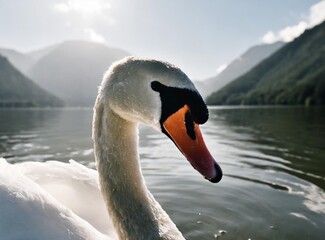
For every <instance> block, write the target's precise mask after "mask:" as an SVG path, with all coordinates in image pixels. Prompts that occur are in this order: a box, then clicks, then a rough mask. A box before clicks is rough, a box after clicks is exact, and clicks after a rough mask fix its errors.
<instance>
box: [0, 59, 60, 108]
mask: <svg viewBox="0 0 325 240" xmlns="http://www.w3.org/2000/svg"><path fill="white" fill-rule="evenodd" d="M61 106H63V101H61V100H60V99H58V98H57V97H55V96H53V95H52V94H50V93H48V92H46V91H45V90H43V89H42V88H40V87H39V86H37V85H36V84H35V83H34V82H33V81H31V80H30V79H28V78H27V77H25V76H24V75H23V74H21V73H20V72H19V71H18V70H17V69H16V68H15V67H13V66H12V64H11V63H10V62H9V61H8V60H7V58H5V57H2V56H0V107H61Z"/></svg>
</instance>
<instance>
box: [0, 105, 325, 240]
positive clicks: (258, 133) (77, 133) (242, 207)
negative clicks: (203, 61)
mask: <svg viewBox="0 0 325 240" xmlns="http://www.w3.org/2000/svg"><path fill="white" fill-rule="evenodd" d="M91 118H92V110H91V109H60V110H0V157H5V158H6V159H7V160H8V161H10V162H21V161H46V160H53V159H54V160H59V161H64V162H66V161H68V160H69V159H71V158H72V159H75V160H76V161H79V162H81V163H83V164H85V165H87V166H89V167H92V168H94V157H93V150H92V140H91ZM201 129H202V131H203V135H204V137H205V140H206V143H207V145H208V147H209V149H210V151H211V152H212V155H213V156H214V157H215V159H216V160H217V161H218V162H219V164H220V165H221V167H222V169H223V172H224V177H223V179H222V181H221V182H220V183H218V184H212V183H210V182H208V181H206V180H204V179H203V178H202V177H201V176H200V175H199V174H198V173H197V172H196V171H195V170H193V169H192V167H191V166H190V164H189V163H188V162H187V161H186V160H185V159H184V157H183V156H182V155H181V154H180V153H179V151H178V150H177V148H176V147H175V146H174V145H173V143H172V142H171V141H170V140H169V139H167V137H165V136H164V135H163V134H160V133H158V132H156V131H154V130H152V129H150V128H148V127H145V126H141V127H140V153H141V165H142V168H143V174H144V175H145V179H146V182H147V185H148V186H149V189H150V190H151V192H152V193H153V195H154V196H155V197H156V199H157V200H158V201H159V202H160V204H161V205H162V206H163V208H164V209H165V210H166V211H167V212H168V213H169V215H170V216H171V218H172V219H173V221H174V222H175V223H176V225H177V226H178V227H179V229H180V230H181V231H182V233H183V234H184V236H185V237H186V238H187V239H197V240H203V239H215V238H217V239H246V240H247V239H251V240H255V239H295V240H297V239H303V240H306V239H312V240H314V239H325V193H324V190H325V108H300V107H292V108H287V107H276V108H273V107H268V108H211V109H210V119H209V121H208V122H207V123H206V124H205V125H203V126H202V127H201Z"/></svg>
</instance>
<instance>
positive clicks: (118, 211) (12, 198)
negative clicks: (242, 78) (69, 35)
mask: <svg viewBox="0 0 325 240" xmlns="http://www.w3.org/2000/svg"><path fill="white" fill-rule="evenodd" d="M207 118H208V114H207V109H206V106H205V104H204V102H203V100H202V98H201V97H200V95H199V94H198V93H197V91H196V89H195V87H194V85H193V84H192V82H191V81H190V80H189V79H188V78H187V76H186V75H185V74H184V73H183V72H182V71H181V70H179V69H178V68H176V67H174V66H172V65H170V64H168V63H164V62H160V61H156V60H147V59H136V58H126V59H124V60H122V61H121V62H119V63H117V64H115V65H114V66H112V67H111V68H110V70H109V71H108V72H107V73H106V75H105V77H104V80H103V83H102V85H101V88H100V89H99V93H98V97H97V100H96V104H95V107H94V120H93V139H94V152H95V158H96V162H97V170H98V175H99V183H100V184H99V185H100V189H101V193H102V195H103V199H104V201H100V200H98V205H99V206H102V207H101V208H103V205H104V204H105V205H106V208H107V209H108V212H109V215H110V218H111V220H112V222H113V225H114V227H115V230H116V233H117V235H118V237H119V239H136V240H141V239H184V238H183V236H182V234H181V233H180V232H179V230H178V229H177V227H176V226H175V224H174V223H173V222H172V221H171V219H170V218H169V216H168V215H167V214H166V213H165V211H164V210H163V209H162V208H161V206H160V205H159V203H158V202H157V201H156V200H155V199H154V197H153V196H152V195H151V193H150V192H149V191H148V189H147V187H146V185H145V183H144V180H143V177H142V174H141V169H140V165H139V157H138V151H137V146H138V142H137V139H138V133H137V131H138V130H137V124H138V122H143V123H146V124H148V125H151V126H153V127H154V128H156V129H157V130H159V131H162V132H163V133H165V134H166V135H167V136H168V137H170V138H171V139H172V140H173V141H174V143H175V144H176V145H177V146H178V148H179V149H180V150H181V151H182V152H183V154H184V155H185V156H186V158H187V159H188V160H189V161H190V163H191V164H192V165H193V166H194V168H196V169H197V170H198V171H199V172H200V173H201V174H202V175H204V176H205V177H206V178H208V179H209V180H210V181H212V182H218V181H219V180H220V179H221V175H222V173H221V170H220V168H219V167H218V165H217V164H216V163H215V161H214V159H213V158H212V156H211V155H210V154H209V152H208V151H207V149H206V147H205V144H204V142H203V139H202V136H201V133H200V131H199V127H198V124H200V123H204V122H205V121H206V120H207ZM38 164H39V165H38V166H39V167H38V169H40V166H43V170H44V176H53V175H54V176H55V173H54V172H55V171H54V170H53V169H54V168H52V173H48V172H47V170H46V169H47V168H46V166H47V165H46V164H52V166H54V165H55V164H56V166H57V169H58V172H60V168H63V169H64V168H65V169H69V168H72V169H79V170H80V171H81V170H82V169H83V170H82V171H81V172H83V175H82V174H81V175H80V174H78V173H73V171H72V172H71V174H70V175H69V174H65V175H66V177H67V178H69V177H70V180H71V179H74V181H72V182H76V181H75V180H76V179H77V180H78V181H77V182H83V180H82V178H80V176H84V177H85V176H86V180H85V182H84V183H86V184H85V185H86V186H85V187H86V188H87V186H88V187H90V188H89V189H92V191H93V193H91V192H89V191H90V190H89V191H88V192H89V196H92V195H96V194H97V195H98V192H99V191H98V183H97V174H96V173H94V172H92V171H91V170H85V167H81V166H79V165H78V164H77V163H70V165H69V164H63V163H38ZM53 164H54V165H53ZM1 165H2V166H1V171H0V210H1V215H0V237H1V239H4V240H5V239H33V240H37V239H116V238H117V237H116V233H115V231H114V230H112V229H111V227H110V223H109V221H106V223H105V224H107V228H105V226H102V224H101V223H100V221H97V223H96V216H94V217H93V218H92V219H87V218H82V214H81V212H80V210H78V209H74V207H73V205H74V203H72V204H71V206H69V204H67V203H65V202H64V201H62V200H61V201H60V200H57V199H55V191H54V193H53V192H51V191H49V192H50V193H48V191H46V190H49V189H51V188H49V187H48V186H46V184H40V182H43V181H38V179H39V178H38V177H35V176H34V174H35V173H36V175H37V174H39V173H38V171H37V172H35V171H33V170H31V169H34V168H33V167H31V166H32V165H33V164H32V163H25V165H20V166H19V165H17V166H16V165H13V166H12V165H9V164H7V163H6V162H5V161H4V160H3V161H2V163H1ZM59 166H60V167H59ZM2 169H6V170H5V171H2ZM26 169H27V170H26ZM28 169H29V170H28ZM53 171H54V172H53ZM7 172H8V173H7ZM41 172H42V171H41ZM49 172H51V168H50V169H49ZM77 172H78V170H77ZM66 173H69V171H66ZM76 175H78V176H79V177H76ZM33 176H34V177H33ZM50 180H51V179H50ZM50 180H49V181H50ZM53 180H54V181H53V182H54V183H55V184H57V182H59V181H57V180H56V179H53ZM49 181H48V182H49ZM64 181H65V180H64ZM64 181H63V182H62V186H63V189H64V187H67V185H66V184H65V183H64ZM70 182H71V181H70ZM50 185H51V184H50ZM72 186H73V184H72ZM90 199H91V197H90ZM75 201H76V202H77V203H78V201H81V202H82V201H84V202H85V203H86V204H85V206H86V210H89V211H92V210H91V209H87V204H88V205H89V206H90V207H92V205H93V204H97V203H93V202H87V200H86V199H82V197H81V198H78V196H77V199H75ZM103 202H104V204H103ZM63 203H64V204H67V205H68V207H70V208H68V207H67V206H64V205H63ZM2 206H6V209H4V211H5V216H7V217H6V218H4V217H3V211H2ZM76 213H77V214H78V215H79V216H78V215H77V214H76ZM19 215H20V216H22V218H20V217H18V216H19ZM102 217H106V216H102V215H101V216H98V218H102ZM94 220H95V221H94ZM91 223H92V224H91ZM2 231H4V232H6V233H5V234H7V235H5V234H3V233H2ZM37 231H38V232H39V233H37ZM1 234H2V235H1ZM10 234H11V235H10ZM46 234H48V236H46ZM56 234H57V235H56Z"/></svg>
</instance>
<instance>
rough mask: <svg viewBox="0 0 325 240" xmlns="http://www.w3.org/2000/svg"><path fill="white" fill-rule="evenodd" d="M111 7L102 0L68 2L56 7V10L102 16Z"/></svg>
mask: <svg viewBox="0 0 325 240" xmlns="http://www.w3.org/2000/svg"><path fill="white" fill-rule="evenodd" d="M110 7H111V6H110V4H109V3H107V1H102V0H68V1H66V2H62V3H58V4H56V5H55V8H56V9H57V10H59V11H61V12H70V11H75V12H79V13H81V14H84V15H96V14H100V13H102V12H103V11H104V10H107V9H109V8H110Z"/></svg>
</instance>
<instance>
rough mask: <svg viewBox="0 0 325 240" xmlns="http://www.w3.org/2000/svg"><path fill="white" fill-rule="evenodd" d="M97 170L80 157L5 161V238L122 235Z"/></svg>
mask: <svg viewBox="0 0 325 240" xmlns="http://www.w3.org/2000/svg"><path fill="white" fill-rule="evenodd" d="M96 174H97V173H96V171H94V170H90V169H88V168H86V167H84V166H82V165H80V164H78V163H76V162H72V163H70V164H65V163H58V162H47V163H33V162H28V163H24V164H16V165H10V164H8V163H6V162H5V160H2V161H1V160H0V213H1V214H0V239H110V238H108V237H107V236H106V234H105V235H103V234H102V233H101V232H103V233H106V232H108V231H111V232H110V233H109V234H107V235H111V236H113V238H114V239H116V237H114V236H116V234H115V232H114V230H112V227H111V229H109V228H110V227H109V226H110V225H109V223H107V225H106V226H104V224H105V222H107V218H108V216H107V214H106V209H105V207H104V203H103V200H102V199H101V197H100V193H99V189H98V184H97V180H96V179H97V178H96ZM70 207H71V208H70ZM70 209H71V210H72V211H71V210H70ZM75 213H76V214H75ZM88 213H89V214H88ZM97 213H98V215H97ZM77 215H79V216H80V217H79V216H77ZM92 220H94V221H92ZM93 226H94V227H93ZM101 228H102V229H101ZM108 229H109V230H108ZM101 230H102V231H101ZM100 231H101V232H100ZM4 234H6V235H4ZM33 234H34V235H33Z"/></svg>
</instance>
